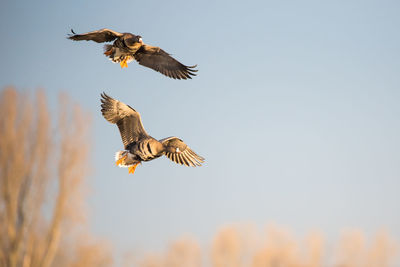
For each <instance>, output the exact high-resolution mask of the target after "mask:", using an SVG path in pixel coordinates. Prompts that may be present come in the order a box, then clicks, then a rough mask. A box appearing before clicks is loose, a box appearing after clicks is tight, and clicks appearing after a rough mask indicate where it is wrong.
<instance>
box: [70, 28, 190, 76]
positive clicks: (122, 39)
mask: <svg viewBox="0 0 400 267" xmlns="http://www.w3.org/2000/svg"><path fill="white" fill-rule="evenodd" d="M71 32H72V33H73V34H70V35H69V36H68V39H71V40H74V41H82V40H86V41H95V42H97V43H103V42H111V41H114V43H113V44H112V45H110V44H107V45H105V46H104V50H105V51H104V54H105V55H106V56H107V57H109V58H110V59H111V60H112V61H113V62H119V63H120V65H121V67H122V68H124V67H128V64H127V63H128V62H131V61H132V60H133V59H135V60H136V61H137V62H138V63H139V64H140V65H142V66H145V67H148V68H151V69H153V70H155V71H158V72H160V73H162V74H164V75H165V76H167V77H170V78H173V79H178V80H180V79H184V80H186V79H191V78H192V76H196V73H195V72H197V70H195V69H194V68H196V67H197V65H194V66H186V65H183V64H182V63H180V62H179V61H177V60H176V59H174V58H173V57H171V56H170V54H168V53H167V52H165V51H164V50H162V49H161V48H159V47H156V46H151V45H146V44H144V43H143V41H142V37H141V36H140V35H134V34H132V33H119V32H116V31H113V30H109V29H101V30H98V31H92V32H88V33H84V34H75V32H74V31H73V30H71Z"/></svg>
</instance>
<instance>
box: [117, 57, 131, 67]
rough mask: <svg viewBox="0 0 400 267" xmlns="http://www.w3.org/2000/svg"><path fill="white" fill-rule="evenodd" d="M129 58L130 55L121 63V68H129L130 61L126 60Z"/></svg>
mask: <svg viewBox="0 0 400 267" xmlns="http://www.w3.org/2000/svg"><path fill="white" fill-rule="evenodd" d="M128 59H129V57H125V58H124V59H123V60H122V61H121V62H120V63H119V64H120V65H121V68H127V67H128V63H127V62H126V61H127V60H128Z"/></svg>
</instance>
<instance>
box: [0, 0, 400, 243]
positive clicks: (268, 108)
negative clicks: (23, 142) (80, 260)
mask: <svg viewBox="0 0 400 267" xmlns="http://www.w3.org/2000/svg"><path fill="white" fill-rule="evenodd" d="M399 3H400V2H398V1H378V0H376V1H368V0H367V1H348V0H347V1H285V0H283V1H251V0H250V1H238V2H235V1H219V2H218V3H216V2H214V1H115V2H110V1H62V2H59V1H18V0H13V1H11V0H2V1H1V3H0V25H1V26H0V36H1V44H0V51H1V61H0V87H2V88H3V87H5V86H7V85H15V86H16V87H17V88H19V89H23V90H33V89H36V88H39V87H40V88H45V89H46V91H47V92H48V93H49V101H51V103H52V105H55V104H56V103H57V102H56V101H57V94H58V92H60V91H66V92H68V93H69V94H70V95H71V97H72V98H73V99H75V100H78V101H79V102H80V103H81V104H82V106H83V107H84V108H85V109H86V110H89V111H90V112H91V113H92V115H93V124H94V130H93V146H94V149H93V152H92V166H93V168H94V171H93V175H92V177H91V179H90V183H91V187H92V193H91V196H90V198H89V208H88V210H89V219H90V224H91V226H92V229H93V231H94V232H95V233H96V234H98V235H100V236H103V237H105V238H107V239H109V240H111V241H112V242H113V244H114V245H115V246H116V247H117V250H121V251H122V250H123V249H130V248H143V249H144V250H146V249H150V248H159V247H162V246H163V245H164V244H166V242H167V241H169V240H172V239H175V238H177V237H179V236H181V235H183V234H185V233H191V234H192V235H194V236H195V237H197V238H198V239H199V240H202V241H203V240H205V241H207V240H210V239H211V237H212V235H213V234H214V233H215V231H216V230H217V229H218V228H219V227H221V226H222V225H224V224H227V223H232V222H253V223H255V224H256V225H260V226H262V225H265V224H266V223H269V222H275V223H277V224H279V225H285V226H287V227H288V228H289V229H292V230H293V231H294V232H295V233H298V234H300V235H301V234H303V233H305V232H307V231H308V230H310V229H320V230H321V231H323V232H324V233H326V234H327V235H328V237H331V238H336V237H337V236H338V234H339V233H340V231H341V230H342V229H343V228H348V227H350V228H351V227H355V228H361V229H362V230H364V231H366V232H367V233H373V232H375V231H376V230H378V229H380V228H381V227H385V228H387V229H388V230H389V232H390V233H391V234H392V235H393V236H394V237H395V238H397V240H400V213H399V210H400V207H399V203H400V194H399V192H400V164H399V163H400V138H399V136H400V123H399V122H400V121H399V120H400V104H399V103H400V75H399V70H400V34H399V29H400V16H399V12H400V4H399ZM104 27H107V28H111V29H114V30H116V31H121V32H132V33H135V34H140V35H141V36H142V37H143V40H144V42H145V43H148V44H151V45H157V46H160V47H161V48H163V49H164V50H166V51H167V52H169V53H171V54H173V55H174V56H175V57H176V58H177V59H178V60H180V61H181V62H182V63H184V64H187V65H191V64H198V69H199V72H198V77H195V78H194V79H193V80H189V81H176V80H172V79H169V78H166V77H164V76H162V75H160V74H158V73H156V72H154V71H152V70H150V69H147V68H144V67H141V66H139V65H138V64H136V63H134V62H133V63H131V64H130V65H129V67H128V68H127V69H121V68H120V67H119V65H115V64H112V63H111V62H110V61H109V60H107V59H106V58H105V57H104V56H103V55H102V51H103V48H102V46H103V45H102V44H97V43H94V42H72V41H70V40H67V39H66V38H65V37H66V34H67V33H68V32H69V30H70V28H73V29H74V30H75V31H76V32H78V33H81V32H87V31H91V30H95V29H100V28H104ZM103 91H105V92H107V93H108V94H109V95H111V96H113V97H115V98H117V99H120V100H122V101H124V102H125V103H127V104H129V105H131V106H132V107H134V108H135V109H137V110H138V111H139V112H140V113H141V115H142V120H143V124H144V126H145V128H146V130H147V131H148V132H149V133H150V134H151V135H152V136H154V137H155V138H159V139H160V138H164V137H167V136H171V135H176V136H179V137H181V138H182V139H183V140H184V141H185V142H186V143H187V144H189V146H191V147H192V148H193V150H194V151H196V152H198V153H199V154H200V155H202V156H203V157H205V158H206V164H205V166H203V167H200V168H187V167H183V166H179V165H176V164H174V163H172V162H171V161H169V160H168V159H167V158H160V159H158V160H155V161H153V162H150V163H144V164H143V165H141V166H139V167H138V168H137V170H136V173H135V175H133V176H132V175H128V171H127V169H120V168H117V167H116V166H115V164H114V153H115V152H116V151H118V150H120V149H121V148H122V142H121V140H120V136H119V133H118V131H117V128H116V127H115V126H113V125H111V124H109V123H107V122H106V121H105V120H104V119H103V118H102V116H101V114H100V107H99V97H100V93H101V92H103Z"/></svg>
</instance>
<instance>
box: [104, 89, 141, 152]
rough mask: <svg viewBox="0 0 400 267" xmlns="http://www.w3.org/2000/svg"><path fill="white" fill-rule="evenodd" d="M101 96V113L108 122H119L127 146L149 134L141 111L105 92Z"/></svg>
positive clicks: (123, 141)
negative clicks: (143, 122)
mask: <svg viewBox="0 0 400 267" xmlns="http://www.w3.org/2000/svg"><path fill="white" fill-rule="evenodd" d="M101 97H102V99H101V113H102V114H103V117H104V118H105V119H106V120H107V121H108V122H110V123H114V124H117V126H118V129H119V132H120V134H121V138H122V143H123V144H124V147H125V148H127V146H128V145H129V144H131V143H132V142H136V141H137V140H138V139H140V138H141V137H143V136H148V134H147V133H146V130H145V129H144V127H143V124H142V120H141V118H140V114H139V112H137V111H136V110H134V109H133V108H132V107H130V106H128V105H126V104H124V103H123V102H121V101H118V100H115V99H114V98H112V97H110V96H108V95H106V94H105V93H103V94H101Z"/></svg>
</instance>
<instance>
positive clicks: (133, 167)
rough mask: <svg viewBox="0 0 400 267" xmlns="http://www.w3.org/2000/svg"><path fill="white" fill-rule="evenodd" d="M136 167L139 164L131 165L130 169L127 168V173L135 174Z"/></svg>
mask: <svg viewBox="0 0 400 267" xmlns="http://www.w3.org/2000/svg"><path fill="white" fill-rule="evenodd" d="M137 165H139V162H138V163H136V164H135V165H133V166H130V167H129V173H132V174H133V173H134V172H135V170H136V167H137Z"/></svg>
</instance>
